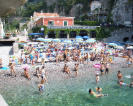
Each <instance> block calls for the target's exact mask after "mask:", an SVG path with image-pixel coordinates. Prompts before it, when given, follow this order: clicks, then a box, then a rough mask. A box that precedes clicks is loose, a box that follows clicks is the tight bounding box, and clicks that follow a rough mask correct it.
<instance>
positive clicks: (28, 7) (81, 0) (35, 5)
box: [18, 0, 92, 17]
mask: <svg viewBox="0 0 133 106" xmlns="http://www.w3.org/2000/svg"><path fill="white" fill-rule="evenodd" d="M91 1H92V0H89V1H88V0H57V2H56V3H53V4H52V5H50V6H48V5H47V2H46V1H44V0H34V1H28V2H27V3H26V4H25V5H24V7H23V8H22V7H21V8H19V9H18V15H22V16H23V17H30V16H32V15H33V13H34V11H37V12H40V11H41V10H43V11H44V12H54V11H55V10H56V12H58V13H61V12H65V15H68V14H69V13H70V10H71V9H72V7H73V6H74V5H77V4H81V5H83V7H82V8H80V13H83V14H84V13H88V11H89V9H90V3H91ZM20 11H21V12H20ZM20 13H21V14H20Z"/></svg>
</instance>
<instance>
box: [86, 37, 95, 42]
mask: <svg viewBox="0 0 133 106" xmlns="http://www.w3.org/2000/svg"><path fill="white" fill-rule="evenodd" d="M85 42H87V43H94V42H96V40H95V39H93V38H91V39H88V40H86V41H85Z"/></svg>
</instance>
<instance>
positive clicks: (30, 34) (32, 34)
mask: <svg viewBox="0 0 133 106" xmlns="http://www.w3.org/2000/svg"><path fill="white" fill-rule="evenodd" d="M28 35H29V36H34V35H44V34H43V33H29V34H28Z"/></svg>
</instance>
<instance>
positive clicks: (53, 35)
mask: <svg viewBox="0 0 133 106" xmlns="http://www.w3.org/2000/svg"><path fill="white" fill-rule="evenodd" d="M55 37H56V33H55V32H54V31H49V32H48V38H55Z"/></svg>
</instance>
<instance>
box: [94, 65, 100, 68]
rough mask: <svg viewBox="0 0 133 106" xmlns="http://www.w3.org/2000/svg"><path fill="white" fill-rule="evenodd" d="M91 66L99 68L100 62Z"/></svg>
mask: <svg viewBox="0 0 133 106" xmlns="http://www.w3.org/2000/svg"><path fill="white" fill-rule="evenodd" d="M93 67H94V68H101V64H94V65H93Z"/></svg>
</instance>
